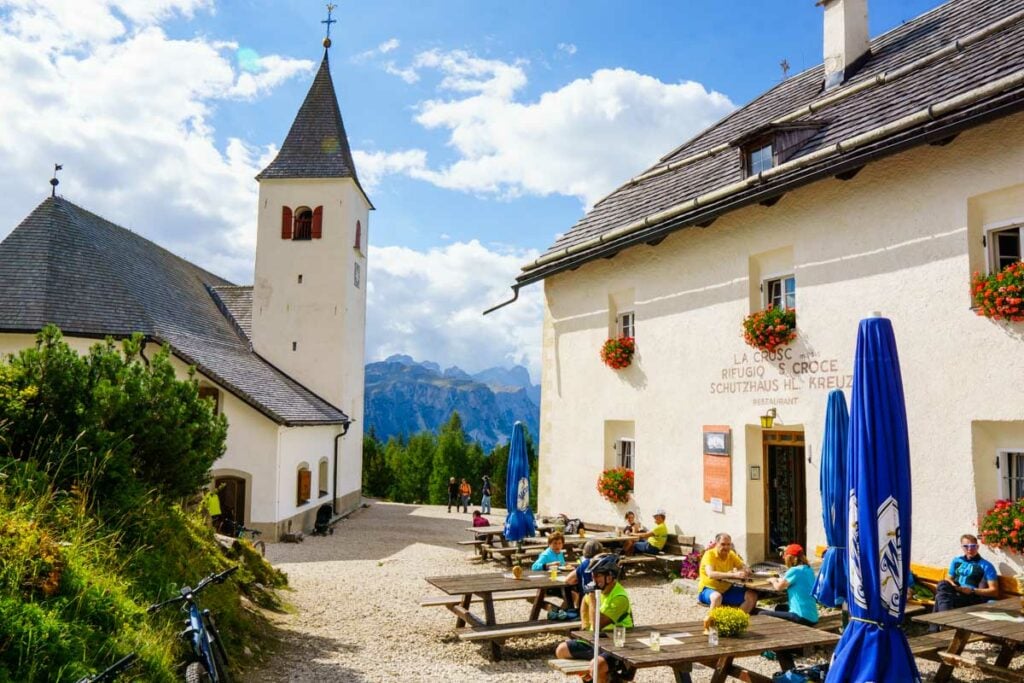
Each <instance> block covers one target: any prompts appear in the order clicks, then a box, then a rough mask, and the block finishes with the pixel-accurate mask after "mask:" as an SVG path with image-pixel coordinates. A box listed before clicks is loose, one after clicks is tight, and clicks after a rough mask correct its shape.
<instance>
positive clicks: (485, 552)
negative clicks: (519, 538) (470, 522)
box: [466, 524, 508, 560]
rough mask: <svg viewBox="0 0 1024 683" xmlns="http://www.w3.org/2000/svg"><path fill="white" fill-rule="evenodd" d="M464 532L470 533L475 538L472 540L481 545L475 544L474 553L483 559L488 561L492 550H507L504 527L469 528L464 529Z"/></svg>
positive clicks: (492, 525) (494, 525) (493, 525)
mask: <svg viewBox="0 0 1024 683" xmlns="http://www.w3.org/2000/svg"><path fill="white" fill-rule="evenodd" d="M466 531H472V532H473V533H474V534H475V536H474V538H475V539H476V540H478V541H483V543H477V544H475V545H474V548H475V550H476V552H477V553H478V554H479V555H480V557H482V558H483V559H485V560H486V559H488V558H489V557H490V556H491V552H490V551H491V549H492V548H507V547H508V541H506V540H505V526H504V525H498V524H491V525H489V526H470V527H466Z"/></svg>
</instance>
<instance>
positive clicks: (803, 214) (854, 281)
mask: <svg viewBox="0 0 1024 683" xmlns="http://www.w3.org/2000/svg"><path fill="white" fill-rule="evenodd" d="M1022 216H1024V115H1017V116H1015V117H1012V118H1008V119H1004V120H1002V121H999V122H996V123H993V124H989V125H988V126H986V127H984V128H981V129H977V130H974V131H969V132H966V133H964V134H962V135H960V137H959V138H957V139H956V141H954V142H953V143H952V144H950V145H947V146H945V147H934V146H928V147H923V148H918V149H914V150H911V151H909V152H906V153H904V154H901V155H899V156H897V157H894V158H891V159H888V160H883V161H879V162H875V163H872V164H870V165H868V166H867V167H865V168H864V169H863V170H862V171H861V172H860V174H859V175H857V176H856V177H855V178H854V179H852V180H850V181H846V182H843V181H840V180H836V179H829V180H824V181H820V182H818V183H816V184H814V185H811V186H809V187H805V188H802V189H800V190H797V191H794V192H790V193H789V194H787V195H786V196H785V197H783V198H782V200H781V201H780V202H779V203H778V204H776V205H775V206H773V207H764V206H753V207H748V208H745V209H742V210H739V211H736V212H733V213H731V214H729V215H727V216H724V217H722V218H719V219H718V220H717V221H716V222H715V223H714V224H713V225H712V226H711V227H709V228H707V229H699V228H688V229H685V230H682V231H679V232H676V233H674V234H672V235H670V236H669V237H668V238H666V239H665V240H664V242H662V243H661V244H659V245H657V246H653V247H652V246H646V245H645V246H639V247H633V248H631V249H629V250H627V251H625V252H623V253H620V254H618V255H617V256H616V257H615V258H614V259H611V260H598V261H595V262H591V263H588V264H586V265H584V266H583V267H581V268H579V269H578V270H576V271H568V272H565V273H561V274H558V275H556V276H554V277H552V278H549V279H548V280H547V281H546V282H545V297H546V312H545V321H544V330H543V354H542V357H543V378H542V382H543V395H542V415H541V439H540V444H541V457H540V482H539V489H540V491H539V495H540V507H541V509H542V510H543V511H567V512H571V514H573V515H574V516H580V517H583V518H586V519H588V520H590V519H594V520H595V521H601V522H607V523H613V522H614V521H615V520H616V519H618V518H621V517H620V514H621V512H622V511H623V509H624V508H625V506H612V505H611V504H609V503H607V502H605V501H604V500H603V499H602V498H600V496H598V495H597V493H596V492H595V490H594V485H593V484H594V482H596V479H597V477H598V475H599V473H600V470H601V468H602V467H603V466H604V464H605V457H604V448H605V439H606V432H605V422H606V421H608V420H621V421H629V422H633V423H634V425H635V438H636V457H637V467H636V491H635V498H636V499H635V501H634V502H633V503H631V505H630V506H629V507H634V508H639V509H640V511H641V513H642V514H643V515H644V517H645V519H646V520H647V521H649V515H650V513H651V512H652V511H653V510H654V509H655V508H657V507H665V508H667V510H668V513H669V517H668V523H669V525H670V527H674V528H675V530H676V531H678V532H683V533H687V534H695V535H696V536H697V538H698V540H704V539H707V538H709V537H710V536H711V535H712V534H713V533H715V532H717V531H723V530H724V531H729V532H731V533H732V534H733V538H734V540H735V541H736V542H737V544H738V547H739V548H740V549H741V550H742V551H745V552H746V555H747V557H748V558H749V559H752V560H757V559H760V558H761V557H762V555H763V544H764V538H763V529H764V510H763V506H764V503H763V488H764V486H765V480H764V478H763V475H764V473H763V472H762V479H761V480H760V481H750V480H749V468H748V466H749V465H754V464H756V465H763V462H762V443H761V428H760V426H759V420H758V418H759V416H760V415H761V414H763V413H764V412H765V411H766V409H767V408H768V407H769V406H772V405H774V406H775V407H776V408H777V410H778V422H777V423H776V427H777V428H780V429H795V430H801V431H803V432H804V436H805V439H806V443H807V444H808V448H807V455H808V456H809V457H810V461H811V462H810V463H809V464H806V460H805V464H806V483H807V491H806V498H807V509H806V514H807V540H808V544H809V546H811V547H812V548H813V546H814V545H815V544H821V543H824V532H823V529H822V524H821V516H820V500H819V494H818V465H819V462H820V449H821V439H822V429H823V425H824V412H825V399H826V396H827V394H828V389H829V388H830V386H836V385H838V386H840V387H845V388H846V391H847V398H848V399H849V388H848V376H849V375H850V374H851V373H852V369H853V368H852V360H853V352H854V347H855V343H856V332H857V324H858V322H859V320H860V319H861V318H863V317H865V316H867V315H869V314H870V312H872V311H875V310H877V311H881V312H882V313H883V314H884V315H886V316H887V317H889V318H891V319H892V321H893V326H894V328H895V331H896V338H897V343H898V345H899V349H900V354H901V362H902V372H903V380H904V388H905V393H906V400H907V410H908V421H909V429H910V442H911V450H912V457H913V479H914V480H913V495H914V503H913V504H914V517H913V519H914V526H913V550H912V557H913V559H914V561H915V562H923V563H929V564H943V563H945V562H947V561H948V558H949V556H950V555H951V554H952V553H954V552H956V550H957V543H958V540H957V537H958V535H959V534H960V533H962V532H968V531H972V530H974V529H976V520H977V517H978V515H979V512H983V511H984V510H985V509H987V507H988V506H989V505H990V504H991V503H992V502H993V501H994V499H995V497H996V496H995V495H994V488H993V487H994V484H993V483H992V482H995V481H998V473H997V472H996V470H995V468H994V455H995V454H994V453H993V454H992V457H989V454H988V453H987V452H986V451H987V449H988V446H986V445H985V444H986V443H994V442H996V441H999V440H1000V439H1002V440H1003V441H1005V440H1006V439H1010V440H1011V441H1012V434H1010V435H1009V436H1006V435H1005V434H1004V431H1006V430H1009V431H1010V432H1012V433H1016V431H1015V430H1019V429H1021V424H1024V422H1022V421H1024V382H1021V380H1022V379H1024V353H1021V351H1022V346H1021V342H1022V338H1024V328H1022V326H1020V325H1017V326H1013V327H1010V328H1008V327H1006V326H1004V325H1001V324H999V323H994V322H992V321H989V320H986V319H984V318H980V317H977V316H976V315H975V314H974V312H973V311H972V310H970V307H969V306H970V296H969V291H968V290H969V287H968V284H969V279H970V276H971V272H972V271H973V270H977V269H979V267H980V266H981V264H983V263H984V258H985V256H984V249H983V247H982V246H981V230H982V226H983V224H985V223H991V222H994V221H999V220H1006V219H1009V218H1014V217H1022ZM787 254H791V256H788V257H787ZM786 258H791V259H792V264H791V265H792V272H794V273H795V275H796V278H797V315H798V329H799V338H798V339H797V340H796V341H795V342H794V343H793V344H792V345H791V346H790V347H789V349H788V351H787V352H786V354H784V357H781V358H779V359H776V360H775V361H767V360H764V359H761V358H758V357H757V356H758V355H759V354H757V352H755V351H754V350H753V349H751V348H750V347H748V346H747V345H746V344H745V343H744V341H743V339H742V336H741V332H740V329H741V328H740V324H741V321H742V319H743V318H744V316H746V315H747V314H748V313H750V311H751V310H752V308H753V307H755V306H754V304H755V303H756V307H757V308H760V301H759V299H760V294H759V292H758V284H759V283H758V282H752V281H751V278H752V277H753V278H755V279H759V278H760V277H761V276H763V275H764V274H767V271H771V270H776V269H784V268H785V265H786V264H784V263H782V262H781V261H780V259H781V260H785V259H786ZM630 291H631V292H632V293H633V297H634V303H633V305H632V308H633V310H635V312H636V329H637V331H636V339H637V347H638V350H637V355H636V357H635V360H634V363H633V365H632V366H631V367H629V368H627V369H626V370H622V371H614V370H611V369H608V368H605V367H604V366H603V365H602V364H601V361H600V358H599V356H598V350H599V348H600V345H601V343H602V342H603V341H604V340H605V339H606V338H607V337H608V336H609V334H610V333H611V330H610V328H609V320H610V319H612V318H613V316H614V311H612V310H610V307H612V306H614V305H616V304H615V297H614V296H613V294H614V293H616V292H630ZM812 361H817V363H818V366H820V365H821V364H822V362H824V366H823V367H824V368H825V370H824V371H822V370H821V369H820V368H819V367H818V366H814V367H815V368H816V371H814V372H810V368H811V366H810V365H808V366H798V368H799V369H803V370H805V371H804V372H795V371H794V363H800V362H805V363H811V362H812ZM782 364H785V367H784V369H783V368H782ZM748 373H749V374H751V375H753V377H747V376H746V374H748ZM747 379H753V380H760V381H763V382H767V383H768V384H767V385H764V384H762V385H754V386H746V385H743V384H736V382H743V381H745V380H747ZM773 383H777V387H776V386H774V385H773ZM978 422H983V423H984V425H982V426H983V427H985V429H987V430H988V431H985V429H982V430H981V431H982V432H985V433H986V434H987V433H988V432H990V431H992V430H993V429H994V430H995V431H996V432H997V433H998V434H999V436H998V437H992V436H985V434H982V433H981V432H979V428H978V427H977V425H976V423H978ZM702 425H728V426H730V427H731V429H732V456H731V458H732V494H733V504H732V505H731V506H726V507H725V510H724V512H722V513H716V512H713V511H712V510H711V507H710V505H709V504H707V503H704V502H703V500H702V490H703V489H702V474H703V473H702V466H703V465H702V448H701V428H702ZM972 425H974V426H972ZM992 425H994V426H992ZM577 484H579V485H577Z"/></svg>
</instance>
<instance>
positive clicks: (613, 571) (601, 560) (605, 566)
mask: <svg viewBox="0 0 1024 683" xmlns="http://www.w3.org/2000/svg"><path fill="white" fill-rule="evenodd" d="M587 569H589V570H590V573H591V574H608V575H609V576H611V577H612V578H613V579H618V578H619V572H620V571H621V568H620V567H619V557H618V555H610V554H609V555H598V556H597V557H595V558H594V559H592V560H591V561H590V565H588V567H587Z"/></svg>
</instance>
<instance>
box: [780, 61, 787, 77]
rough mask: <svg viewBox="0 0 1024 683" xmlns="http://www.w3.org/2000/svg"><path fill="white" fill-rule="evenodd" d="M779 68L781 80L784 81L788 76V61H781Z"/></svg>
mask: <svg viewBox="0 0 1024 683" xmlns="http://www.w3.org/2000/svg"><path fill="white" fill-rule="evenodd" d="M779 66H781V67H782V80H786V78H787V77H788V76H789V61H788V60H786V59H783V60H782V61H781V62H779Z"/></svg>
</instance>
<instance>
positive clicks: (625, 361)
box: [601, 337, 636, 370]
mask: <svg viewBox="0 0 1024 683" xmlns="http://www.w3.org/2000/svg"><path fill="white" fill-rule="evenodd" d="M634 353H636V340H634V339H633V337H612V338H611V339H609V340H607V341H606V342H605V343H604V344H603V345H602V346H601V360H602V361H604V364H605V365H607V366H608V367H610V368H612V369H613V370H621V369H622V368H626V367H629V364H630V363H632V362H633V354H634Z"/></svg>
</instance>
